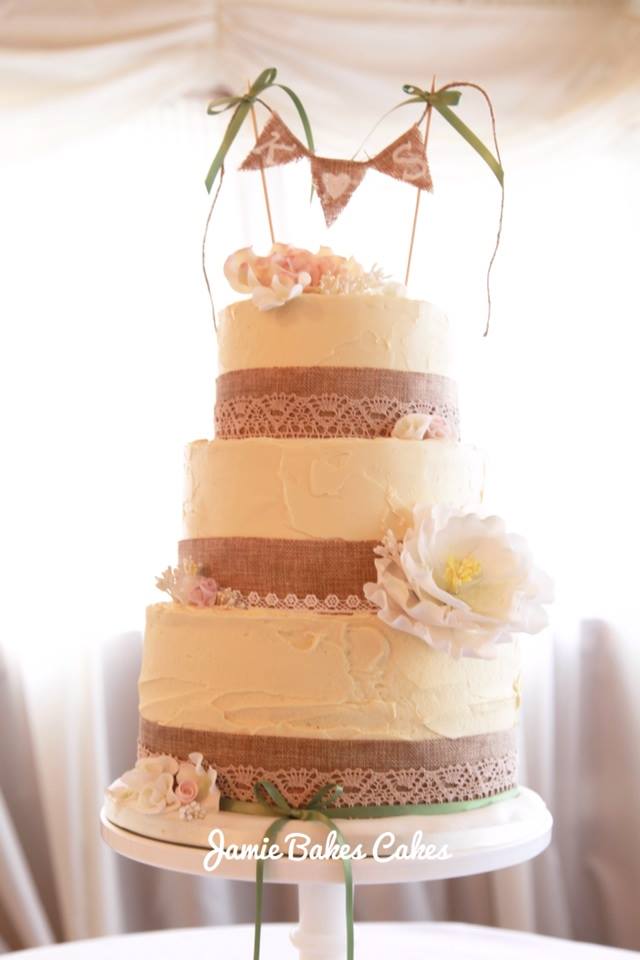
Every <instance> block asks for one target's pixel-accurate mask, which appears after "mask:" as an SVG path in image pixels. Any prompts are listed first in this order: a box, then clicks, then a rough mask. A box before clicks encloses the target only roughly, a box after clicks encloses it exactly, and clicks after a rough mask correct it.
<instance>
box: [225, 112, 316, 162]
mask: <svg viewBox="0 0 640 960" xmlns="http://www.w3.org/2000/svg"><path fill="white" fill-rule="evenodd" d="M308 156H309V151H308V150H307V148H306V147H305V145H304V144H303V143H301V142H300V140H298V138H297V137H295V136H294V135H293V134H292V133H291V130H289V127H288V126H287V125H286V124H285V123H283V122H282V120H281V119H280V117H279V116H278V114H277V113H272V114H271V116H270V117H269V119H268V120H267V122H266V124H265V126H264V127H263V129H262V132H261V134H260V136H259V137H258V139H257V140H256V143H255V146H254V147H253V149H252V150H251V152H250V153H249V154H248V155H247V156H246V157H245V159H244V162H243V163H242V165H241V167H240V169H241V170H260V169H262V168H264V167H278V166H281V165H282V164H285V163H292V162H293V161H294V160H300V159H301V158H302V157H308Z"/></svg>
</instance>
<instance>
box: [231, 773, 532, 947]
mask: <svg viewBox="0 0 640 960" xmlns="http://www.w3.org/2000/svg"><path fill="white" fill-rule="evenodd" d="M253 792H254V794H255V797H256V799H255V801H247V800H231V799H226V798H223V799H222V801H221V803H220V809H221V810H225V811H227V812H230V813H243V814H250V815H253V816H261V817H264V816H273V815H275V816H276V819H275V820H274V821H273V823H272V824H271V825H270V826H269V828H268V829H267V830H266V832H265V839H266V840H267V850H269V848H270V847H271V846H272V844H273V843H274V842H275V839H276V837H277V835H278V833H279V832H280V830H281V829H282V828H283V827H284V825H285V824H286V823H288V822H289V821H290V820H306V821H315V822H317V823H323V824H324V825H325V827H327V829H328V830H329V831H331V830H333V831H334V832H335V835H336V839H337V841H338V843H340V845H342V846H346V845H347V841H346V839H345V837H344V834H343V833H342V831H341V830H340V828H339V827H338V825H337V824H336V823H335V819H344V820H366V819H373V818H382V817H410V816H434V815H438V814H444V813H461V812H462V811H465V810H475V809H477V808H478V807H486V806H488V805H489V804H492V803H497V802H498V801H499V800H506V799H508V798H510V797H516V796H518V794H519V792H520V791H519V788H518V787H514V788H512V789H511V790H506V791H504V792H503V793H499V794H496V795H495V796H491V797H481V798H479V799H477V800H459V801H452V802H450V803H429V804H427V803H424V804H394V805H389V806H375V807H373V806H357V807H335V806H332V805H331V804H334V803H335V801H336V800H337V798H338V797H339V796H340V795H341V794H342V792H343V788H342V787H341V786H340V785H339V784H335V783H330V784H326V785H325V786H324V787H322V788H321V789H320V790H318V792H317V793H315V794H314V795H313V797H312V798H311V800H310V801H309V803H308V804H307V806H306V807H292V806H291V805H290V804H289V803H288V802H287V800H286V799H285V798H284V797H283V795H282V793H281V792H280V791H279V790H278V788H277V787H276V786H275V785H274V784H273V783H271V782H270V781H269V780H259V781H258V782H257V783H256V784H254V787H253ZM341 863H342V870H343V873H344V886H345V915H346V927H347V960H353V958H354V935H353V870H352V867H351V862H350V860H349V859H348V858H344V857H343V858H341ZM264 865H265V861H264V860H263V859H258V860H256V916H255V932H254V940H253V960H259V958H260V936H261V932H262V900H263V891H264Z"/></svg>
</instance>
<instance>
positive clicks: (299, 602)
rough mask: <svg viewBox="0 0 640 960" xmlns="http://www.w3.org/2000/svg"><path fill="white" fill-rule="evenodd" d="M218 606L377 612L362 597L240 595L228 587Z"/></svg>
mask: <svg viewBox="0 0 640 960" xmlns="http://www.w3.org/2000/svg"><path fill="white" fill-rule="evenodd" d="M219 604H220V606H223V607H237V608H239V609H241V610H250V609H253V608H263V609H266V610H313V611H315V612H316V613H354V612H355V611H357V610H367V611H372V610H377V609H378V608H377V607H376V606H375V604H373V603H370V602H369V601H368V600H365V598H364V597H357V596H356V595H355V594H350V595H349V596H346V597H339V596H337V595H336V594H335V593H330V594H329V595H328V596H326V597H324V598H322V597H317V596H316V595H315V594H313V593H308V594H307V595H306V596H304V597H299V596H298V595H297V594H295V593H288V594H287V595H286V596H284V597H279V596H278V595H277V594H275V593H267V594H264V595H262V594H259V593H256V592H255V590H252V591H251V592H250V593H242V591H241V590H233V589H231V588H230V587H227V588H225V589H222V590H220V591H219Z"/></svg>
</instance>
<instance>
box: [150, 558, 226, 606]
mask: <svg viewBox="0 0 640 960" xmlns="http://www.w3.org/2000/svg"><path fill="white" fill-rule="evenodd" d="M156 586H157V588H158V590H163V591H164V592H165V593H168V594H169V596H170V597H171V599H172V600H175V602H176V603H184V604H191V606H194V607H214V606H215V605H216V601H217V599H218V584H217V583H216V581H215V580H214V579H213V577H205V576H204V575H203V574H202V573H201V572H200V568H199V567H198V565H197V564H195V563H193V561H191V560H185V561H183V563H182V564H181V565H180V566H179V567H167V569H166V570H165V571H164V573H163V574H162V576H160V577H156Z"/></svg>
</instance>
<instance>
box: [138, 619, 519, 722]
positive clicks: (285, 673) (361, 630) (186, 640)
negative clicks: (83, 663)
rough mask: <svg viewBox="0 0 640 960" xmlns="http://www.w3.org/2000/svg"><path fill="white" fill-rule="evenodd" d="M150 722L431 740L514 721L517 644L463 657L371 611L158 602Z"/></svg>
mask: <svg viewBox="0 0 640 960" xmlns="http://www.w3.org/2000/svg"><path fill="white" fill-rule="evenodd" d="M139 692H140V713H141V715H142V716H143V717H145V718H146V719H147V720H152V721H155V722H157V723H163V724H167V725H174V726H184V727H194V728H197V729H202V730H220V731H227V732H229V733H234V732H235V733H252V734H273V735H278V736H314V737H323V738H329V739H347V738H359V739H362V738H372V739H375V738H392V739H416V740H420V739H427V738H429V737H461V736H470V735H475V734H482V733H490V732H494V731H498V730H507V729H510V728H511V727H513V725H514V724H515V721H516V715H517V710H518V706H519V658H518V651H517V646H516V645H515V644H514V643H508V644H504V645H503V646H501V647H500V649H499V652H498V656H497V657H496V659H495V660H478V659H471V658H469V659H465V658H463V659H459V660H456V659H454V658H452V657H449V656H447V655H446V654H443V653H440V652H438V651H435V650H433V649H432V648H431V647H429V646H428V645H427V644H425V643H423V642H422V641H421V640H419V639H418V638H417V637H413V636H411V635H410V634H406V633H402V632H400V631H398V630H394V629H393V628H392V627H389V626H387V625H386V624H384V623H382V621H380V620H379V619H378V618H377V617H376V616H375V615H374V614H368V613H354V614H350V615H333V616H327V615H322V614H313V613H303V612H300V613H297V612H296V613H289V612H286V613H283V612H279V611H255V610H234V609H224V608H221V607H217V608H214V609H205V610H199V609H196V608H193V607H182V606H179V605H177V604H164V603H159V604H154V605H153V606H151V607H149V608H148V610H147V632H146V638H145V647H144V659H143V664H142V672H141V675H140V683H139Z"/></svg>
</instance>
